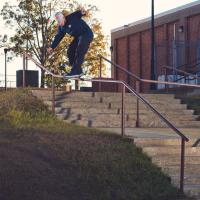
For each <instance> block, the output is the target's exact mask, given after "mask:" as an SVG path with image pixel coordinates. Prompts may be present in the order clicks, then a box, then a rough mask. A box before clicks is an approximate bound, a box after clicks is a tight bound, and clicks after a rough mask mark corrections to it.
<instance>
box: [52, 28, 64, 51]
mask: <svg viewBox="0 0 200 200" xmlns="http://www.w3.org/2000/svg"><path fill="white" fill-rule="evenodd" d="M64 36H65V33H64V32H63V31H61V30H60V28H59V29H58V33H57V34H56V36H55V38H54V40H53V42H52V44H51V48H52V49H55V48H56V47H57V46H58V44H59V43H60V41H61V40H62V39H63V38H64Z"/></svg>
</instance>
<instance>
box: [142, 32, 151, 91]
mask: <svg viewBox="0 0 200 200" xmlns="http://www.w3.org/2000/svg"><path fill="white" fill-rule="evenodd" d="M150 35H151V33H150V31H144V32H142V33H141V37H142V38H141V40H142V44H141V46H142V56H141V59H142V60H141V72H142V73H141V77H142V78H143V79H150V76H151V67H150V66H151V37H150ZM141 88H142V91H144V92H145V91H148V90H149V84H144V83H143V84H142V86H141Z"/></svg>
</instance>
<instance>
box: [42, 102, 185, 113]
mask: <svg viewBox="0 0 200 200" xmlns="http://www.w3.org/2000/svg"><path fill="white" fill-rule="evenodd" d="M44 103H45V104H46V105H51V104H52V102H51V101H44ZM55 104H56V105H57V106H58V105H60V106H62V107H65V106H67V107H73V106H82V107H85V106H87V107H95V106H96V105H97V104H100V105H102V106H104V107H108V108H113V109H117V108H121V103H100V102H96V101H93V100H91V101H85V102H84V101H62V100H60V101H56V102H55ZM136 106H137V105H136V104H134V103H129V104H125V109H127V110H131V109H134V110H136ZM152 106H153V107H154V108H156V109H157V110H158V111H160V112H162V111H163V112H164V111H167V110H174V111H175V112H177V109H179V110H180V109H182V110H187V106H186V105H185V104H171V105H161V104H152ZM139 108H140V109H141V110H144V109H148V110H149V108H148V107H147V106H146V105H144V104H140V106H139Z"/></svg>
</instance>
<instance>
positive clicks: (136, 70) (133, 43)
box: [129, 33, 141, 88]
mask: <svg viewBox="0 0 200 200" xmlns="http://www.w3.org/2000/svg"><path fill="white" fill-rule="evenodd" d="M140 43H141V42H140V33H136V34H133V35H130V37H129V55H130V56H129V67H130V72H131V73H133V74H135V75H137V76H139V77H140V75H141V74H140V68H141V66H140V61H141V59H140V56H141V53H140V52H141V44H140ZM129 84H130V85H131V86H132V87H133V88H135V79H133V78H130V82H129Z"/></svg>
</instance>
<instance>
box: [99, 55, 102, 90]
mask: <svg viewBox="0 0 200 200" xmlns="http://www.w3.org/2000/svg"><path fill="white" fill-rule="evenodd" d="M99 59H100V63H99V78H100V79H101V78H102V57H101V56H100V57H99ZM99 92H101V82H99Z"/></svg>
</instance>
